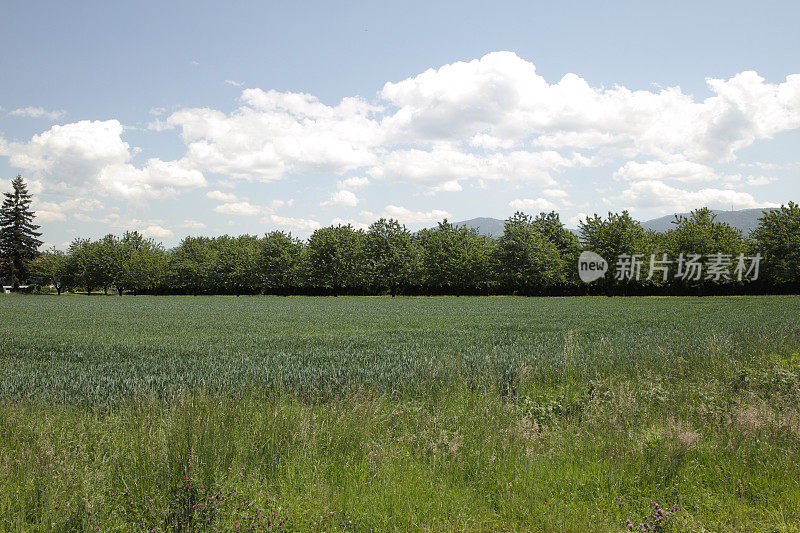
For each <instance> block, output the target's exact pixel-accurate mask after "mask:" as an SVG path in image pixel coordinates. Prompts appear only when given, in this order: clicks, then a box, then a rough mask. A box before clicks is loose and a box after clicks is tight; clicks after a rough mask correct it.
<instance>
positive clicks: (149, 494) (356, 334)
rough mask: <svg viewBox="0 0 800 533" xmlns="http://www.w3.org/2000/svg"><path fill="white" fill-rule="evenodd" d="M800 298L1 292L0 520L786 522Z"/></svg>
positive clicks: (599, 526)
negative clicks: (39, 294)
mask: <svg viewBox="0 0 800 533" xmlns="http://www.w3.org/2000/svg"><path fill="white" fill-rule="evenodd" d="M799 349H800V299H798V298H797V297H731V298H550V299H535V298H504V297H491V298H463V297H462V298H454V297H453V298H394V299H392V298H367V297H360V298H359V297H353V298H265V297H253V298H232V297H228V298H226V297H219V298H215V297H196V298H195V297H122V298H119V297H108V298H104V297H85V296H84V297H74V296H66V297H61V298H57V297H17V296H9V297H3V298H0V529H3V530H8V531H17V530H20V531H28V530H34V531H35V530H40V531H65V530H75V531H83V530H90V529H91V530H97V528H100V529H101V530H105V531H139V530H143V531H152V530H156V531H164V530H184V531H185V530H193V529H203V528H207V529H209V530H236V529H238V530H248V528H250V529H249V530H253V529H257V530H259V529H269V528H277V527H279V528H281V529H290V530H314V529H317V530H326V531H329V530H372V529H379V530H409V529H413V530H417V529H418V530H469V531H472V530H543V531H625V530H628V529H629V527H628V520H630V523H631V524H632V525H633V529H634V530H637V531H640V530H643V529H644V530H653V531H692V530H694V531H703V530H709V531H800V527H798V524H799V523H800V355H798V354H799V353H800V352H799V351H798V350H799Z"/></svg>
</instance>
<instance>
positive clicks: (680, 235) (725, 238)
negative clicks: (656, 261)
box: [661, 207, 747, 286]
mask: <svg viewBox="0 0 800 533" xmlns="http://www.w3.org/2000/svg"><path fill="white" fill-rule="evenodd" d="M715 218H716V215H715V214H714V213H713V212H712V211H711V210H710V209H708V208H707V207H703V208H701V209H696V210H694V211H692V212H691V213H690V214H689V216H688V217H687V216H681V215H676V216H675V220H673V221H672V223H673V224H674V225H675V227H674V228H672V229H670V230H669V231H667V232H666V233H665V234H663V235H662V236H661V248H662V249H664V251H666V252H667V253H668V255H669V257H670V258H671V259H672V260H673V261H678V263H680V262H681V257H683V261H686V260H688V259H689V258H690V256H691V255H700V256H701V257H700V258H699V259H698V260H697V261H696V262H697V263H698V264H699V265H701V267H700V268H701V270H700V271H699V272H700V276H699V277H700V279H699V280H693V279H689V278H688V277H687V276H685V275H684V276H682V277H680V278H679V277H678V274H684V273H686V268H685V266H684V264H680V265H679V264H678V263H673V265H672V268H671V273H672V274H673V277H672V279H673V280H677V282H678V283H680V284H682V285H685V286H699V285H707V284H708V283H709V281H708V280H706V279H705V274H704V273H705V272H706V271H707V268H708V265H709V263H710V262H711V261H712V259H713V257H715V256H716V255H717V254H722V256H720V258H721V259H724V258H725V257H727V258H728V259H730V261H731V263H732V264H731V265H730V268H729V270H730V271H732V270H733V268H734V267H735V264H736V263H735V262H736V257H737V256H738V255H739V254H741V253H745V252H746V251H747V245H746V243H745V240H744V239H743V238H742V233H741V232H740V231H739V230H738V229H736V228H734V227H732V226H730V225H728V224H725V223H724V222H716V221H715V220H714V219H715ZM681 254H683V256H681ZM723 256H724V257H723ZM679 266H680V268H681V270H682V271H683V272H678V268H679ZM726 281H729V280H726V279H724V278H720V280H718V281H715V282H714V283H719V282H726Z"/></svg>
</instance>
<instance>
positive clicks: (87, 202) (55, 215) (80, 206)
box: [33, 198, 104, 222]
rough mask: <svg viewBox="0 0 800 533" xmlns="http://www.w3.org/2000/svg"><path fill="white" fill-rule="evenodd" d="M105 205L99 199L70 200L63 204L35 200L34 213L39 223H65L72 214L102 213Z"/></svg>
mask: <svg viewBox="0 0 800 533" xmlns="http://www.w3.org/2000/svg"><path fill="white" fill-rule="evenodd" d="M103 208H104V206H103V203H102V202H100V200H98V199H97V198H69V199H67V200H63V201H61V202H47V201H40V200H39V199H38V198H34V204H33V211H34V212H35V213H36V218H37V220H38V221H39V222H64V221H66V220H67V216H68V215H70V214H75V213H78V214H83V213H91V212H97V211H101V210H102V209H103Z"/></svg>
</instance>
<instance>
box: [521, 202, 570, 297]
mask: <svg viewBox="0 0 800 533" xmlns="http://www.w3.org/2000/svg"><path fill="white" fill-rule="evenodd" d="M531 226H532V228H533V231H535V232H536V233H538V234H541V235H542V236H544V237H545V238H546V239H547V240H548V241H550V242H551V243H553V244H554V245H555V247H556V248H557V249H558V255H559V257H560V259H561V265H562V266H561V275H560V278H559V280H558V281H559V283H569V284H577V283H579V279H578V268H577V265H578V257H580V255H581V243H580V240H579V239H578V236H577V235H575V233H573V232H572V231H570V230H568V229H567V228H566V227H564V224H563V223H562V222H561V218H560V217H559V216H558V213H556V212H555V211H551V212H549V213H539V214H538V215H537V216H536V217H534V218H533V220H532V221H531Z"/></svg>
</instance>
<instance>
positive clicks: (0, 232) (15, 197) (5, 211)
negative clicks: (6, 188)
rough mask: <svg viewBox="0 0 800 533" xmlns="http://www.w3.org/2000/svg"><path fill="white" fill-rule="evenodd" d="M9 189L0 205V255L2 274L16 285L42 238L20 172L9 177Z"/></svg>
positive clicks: (30, 198)
mask: <svg viewBox="0 0 800 533" xmlns="http://www.w3.org/2000/svg"><path fill="white" fill-rule="evenodd" d="M11 186H12V191H11V192H7V193H5V195H4V196H5V199H4V200H3V205H2V207H0V257H2V269H3V271H2V276H3V278H4V279H7V280H8V281H9V282H10V283H11V285H13V286H15V287H17V286H19V284H20V282H21V281H26V280H27V277H28V264H29V263H30V261H32V260H33V259H34V258H35V257H36V254H37V253H38V249H39V246H41V245H42V241H40V240H39V239H38V237H40V236H41V235H42V234H41V233H39V232H38V231H36V230H38V229H39V226H37V225H36V224H34V223H33V221H34V218H35V214H34V212H33V211H31V209H30V205H31V200H32V196H31V194H30V193H28V188H27V187H26V186H25V181H24V180H23V179H22V176H17V177H16V178H14V179H13V180H11Z"/></svg>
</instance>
